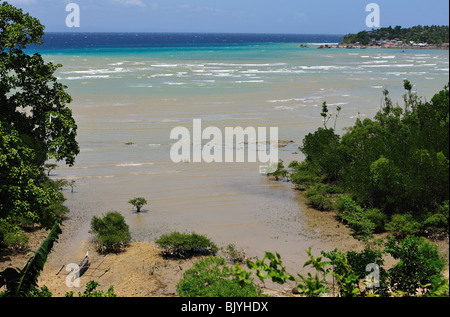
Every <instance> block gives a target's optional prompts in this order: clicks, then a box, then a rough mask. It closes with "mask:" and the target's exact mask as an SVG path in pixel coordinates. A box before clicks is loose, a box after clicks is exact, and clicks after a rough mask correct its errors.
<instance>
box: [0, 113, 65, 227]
mask: <svg viewBox="0 0 450 317" xmlns="http://www.w3.org/2000/svg"><path fill="white" fill-rule="evenodd" d="M35 157H36V153H35V152H34V151H33V150H32V149H31V148H29V147H28V146H27V145H26V144H25V143H24V142H23V140H22V139H21V137H20V135H19V133H18V132H17V131H16V130H14V129H13V128H12V127H10V126H9V125H7V124H4V123H3V122H2V121H0V218H2V219H5V220H6V221H8V222H9V223H11V224H20V223H22V222H25V223H38V224H42V225H44V226H46V227H51V226H52V224H53V223H54V221H55V217H54V215H53V214H51V212H50V211H51V210H50V206H51V205H52V204H53V203H55V202H62V201H63V199H64V198H63V197H62V195H61V193H59V191H58V189H57V188H54V187H46V183H45V182H43V181H42V180H43V177H42V176H41V171H40V170H39V168H38V167H36V166H35V165H32V164H30V162H31V161H33V160H34V159H35ZM47 184H48V183H47Z"/></svg>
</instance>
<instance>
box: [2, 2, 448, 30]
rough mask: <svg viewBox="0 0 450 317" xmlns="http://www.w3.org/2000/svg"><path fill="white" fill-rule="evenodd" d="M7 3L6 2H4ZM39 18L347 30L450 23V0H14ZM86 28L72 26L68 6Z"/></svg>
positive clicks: (140, 25) (98, 23)
mask: <svg viewBox="0 0 450 317" xmlns="http://www.w3.org/2000/svg"><path fill="white" fill-rule="evenodd" d="M0 2H4V0H0ZM7 2H8V3H10V4H13V5H14V6H16V7H19V8H22V9H23V10H24V11H25V12H28V13H30V14H31V15H32V16H34V17H36V18H38V19H39V20H40V21H41V23H42V24H44V25H45V26H46V32H208V33H209V32H212V33H215V32H217V33H285V34H291V33H294V34H347V33H355V32H359V31H361V30H370V29H371V27H370V28H369V27H368V26H367V24H366V18H367V16H368V15H369V14H370V13H371V12H366V6H367V5H368V4H369V3H376V4H378V6H379V8H380V14H379V17H380V26H381V27H387V26H390V25H391V26H393V27H394V26H396V25H401V26H402V27H411V26H414V25H449V1H448V0H427V1H423V0H420V1H419V0H308V1H307V0H270V1H269V0H8V1H7ZM69 3H75V4H77V5H78V6H79V10H80V11H79V17H80V26H79V27H72V28H69V27H67V25H66V17H67V16H68V15H69V14H70V12H66V5H67V4H69Z"/></svg>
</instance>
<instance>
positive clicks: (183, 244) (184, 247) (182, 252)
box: [155, 232, 218, 258]
mask: <svg viewBox="0 0 450 317" xmlns="http://www.w3.org/2000/svg"><path fill="white" fill-rule="evenodd" d="M155 242H156V244H157V245H158V246H159V247H160V248H162V253H163V254H164V255H165V256H168V257H177V258H186V257H191V256H193V255H195V254H205V255H210V254H215V253H216V252H217V251H218V248H217V246H216V245H215V244H214V243H213V242H212V241H211V240H210V239H208V238H207V237H205V236H202V235H199V234H196V233H191V234H183V233H179V232H172V233H171V234H165V235H162V236H161V237H160V238H159V239H157V240H156V241H155Z"/></svg>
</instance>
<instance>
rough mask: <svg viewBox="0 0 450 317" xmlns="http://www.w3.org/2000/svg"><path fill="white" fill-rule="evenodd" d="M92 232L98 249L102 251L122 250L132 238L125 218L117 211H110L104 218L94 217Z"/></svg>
mask: <svg viewBox="0 0 450 317" xmlns="http://www.w3.org/2000/svg"><path fill="white" fill-rule="evenodd" d="M90 233H94V234H95V235H96V236H95V238H94V240H95V242H96V243H97V247H98V250H99V251H100V252H102V253H108V252H120V251H121V250H122V249H123V247H125V246H126V245H127V244H128V243H129V242H130V240H131V235H130V231H129V227H128V225H127V224H126V223H125V218H124V217H123V216H122V215H121V214H120V213H119V212H117V211H110V212H108V213H106V214H105V215H103V217H102V218H98V217H95V216H94V217H93V218H92V220H91V230H90Z"/></svg>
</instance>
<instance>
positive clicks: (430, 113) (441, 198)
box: [291, 80, 449, 232]
mask: <svg viewBox="0 0 450 317" xmlns="http://www.w3.org/2000/svg"><path fill="white" fill-rule="evenodd" d="M403 86H404V88H405V91H406V92H405V94H404V97H403V102H404V103H403V105H401V106H400V105H399V104H394V103H393V102H392V101H391V100H390V98H389V92H388V91H387V90H385V91H384V93H383V94H384V102H383V105H382V107H381V109H380V111H379V112H378V113H377V114H376V115H375V117H374V119H364V120H360V119H357V121H356V123H355V124H354V125H353V126H352V127H350V128H349V129H348V132H346V133H345V134H344V135H342V136H339V135H337V134H336V133H335V132H334V130H333V129H330V128H326V127H325V128H322V127H321V128H318V130H317V131H316V132H314V133H310V134H308V135H307V136H306V137H305V138H304V140H303V146H302V147H301V148H300V149H301V151H302V152H303V154H305V156H306V159H305V161H304V162H302V163H299V164H297V165H296V170H295V171H294V172H293V173H292V176H291V179H292V181H293V182H295V183H296V184H297V185H298V186H299V187H303V188H305V189H309V188H316V189H317V188H320V186H321V187H322V188H323V184H322V185H320V186H319V185H317V184H321V183H324V184H327V185H330V186H333V187H336V186H337V188H338V190H336V193H339V192H344V193H346V194H348V195H349V197H351V199H352V200H354V203H355V204H356V205H358V206H360V207H359V208H361V210H360V211H358V212H356V213H355V212H352V213H348V212H347V214H344V215H343V216H344V218H347V219H346V220H347V221H348V222H349V223H350V224H351V223H352V222H354V223H357V224H363V223H365V222H366V219H365V218H367V217H366V215H365V213H366V210H372V212H371V215H372V216H373V217H377V218H378V220H379V221H382V222H385V223H391V221H393V220H394V221H397V222H398V221H399V220H400V218H398V216H395V215H406V214H408V215H410V216H411V217H412V218H411V219H414V221H416V222H418V223H419V227H418V229H417V230H416V232H421V231H422V232H423V231H424V230H428V231H430V230H431V231H439V232H442V231H443V228H446V231H447V232H448V213H446V211H445V210H446V209H445V207H444V206H445V202H446V201H448V200H449V89H448V86H445V87H444V88H443V89H442V90H441V91H440V92H438V93H436V94H435V95H434V96H433V98H432V99H431V100H430V101H424V100H422V98H419V97H418V96H417V94H416V93H414V92H413V91H412V84H411V83H410V82H409V81H407V80H405V81H404V85H403ZM323 114H324V112H322V115H323ZM318 186H319V187H318ZM310 192H311V195H310V196H311V198H313V200H315V201H317V204H319V205H320V204H321V201H324V199H325V198H327V199H328V200H330V201H332V200H333V199H332V197H327V195H328V194H329V191H328V190H327V192H324V191H323V190H321V191H319V192H318V194H321V196H318V195H317V194H316V193H317V190H315V192H314V195H313V194H312V193H313V190H312V189H310ZM307 193H308V192H307ZM325 193H327V195H325ZM313 202H314V201H313ZM375 209H376V210H377V211H376V212H375V211H374V210H375ZM347 211H348V210H347ZM381 214H384V215H385V216H386V217H380V215H381ZM354 216H356V218H355V217H354ZM394 216H395V217H394ZM379 224H380V222H378V225H379ZM433 224H435V225H436V226H437V227H435V228H433ZM368 225H370V223H368V222H367V223H366V225H364V226H365V227H367V228H369V227H370V226H368ZM391 225H393V223H391ZM391 227H392V226H391ZM392 228H393V227H392ZM370 230H371V231H373V229H370ZM380 230H381V229H380V228H379V227H378V228H377V231H380Z"/></svg>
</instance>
